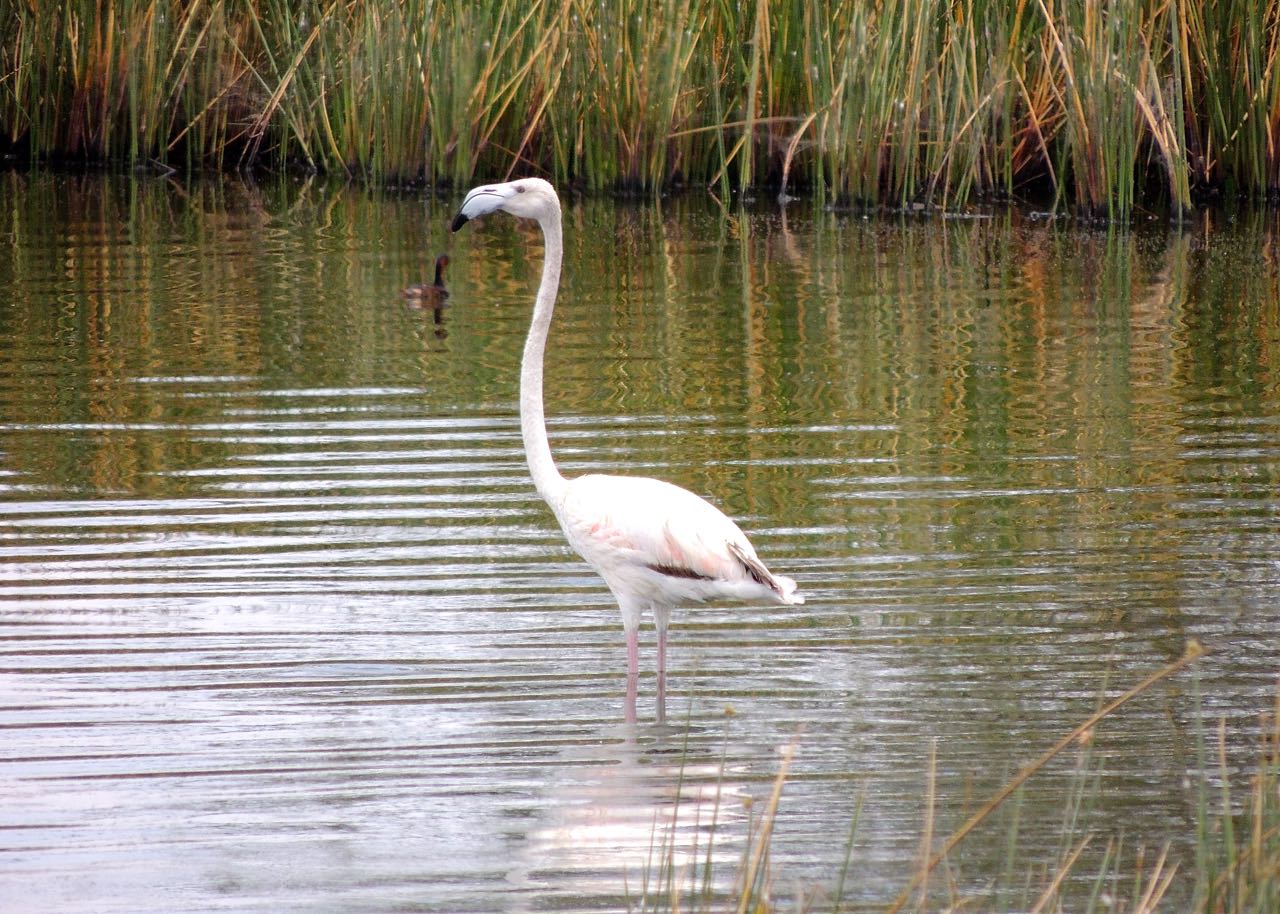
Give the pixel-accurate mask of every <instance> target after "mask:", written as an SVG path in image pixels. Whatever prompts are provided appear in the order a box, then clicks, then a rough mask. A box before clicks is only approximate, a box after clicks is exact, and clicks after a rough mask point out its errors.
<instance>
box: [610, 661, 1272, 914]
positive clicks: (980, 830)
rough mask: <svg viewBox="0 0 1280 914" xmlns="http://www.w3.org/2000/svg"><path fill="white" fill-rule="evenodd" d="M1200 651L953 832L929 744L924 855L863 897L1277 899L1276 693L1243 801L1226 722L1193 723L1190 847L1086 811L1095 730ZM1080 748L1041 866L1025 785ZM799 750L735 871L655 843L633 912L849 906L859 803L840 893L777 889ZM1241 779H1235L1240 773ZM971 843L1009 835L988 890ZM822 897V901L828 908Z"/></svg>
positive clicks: (1233, 908)
mask: <svg viewBox="0 0 1280 914" xmlns="http://www.w3.org/2000/svg"><path fill="white" fill-rule="evenodd" d="M1204 653H1205V652H1204V649H1203V648H1201V647H1200V646H1199V645H1198V644H1196V643H1194V642H1193V643H1191V644H1189V645H1188V649H1187V652H1186V653H1185V654H1184V656H1183V657H1182V658H1180V659H1179V660H1177V661H1175V662H1173V663H1171V664H1169V665H1167V666H1165V667H1164V668H1162V669H1160V670H1157V671H1156V672H1154V673H1152V674H1151V675H1149V676H1147V677H1146V678H1145V679H1143V680H1142V681H1140V682H1138V683H1137V684H1135V685H1134V686H1133V687H1131V688H1129V689H1128V690H1126V691H1125V692H1124V693H1122V694H1121V695H1119V696H1118V697H1116V698H1114V699H1112V700H1111V701H1109V702H1107V703H1106V704H1105V705H1104V706H1103V707H1101V708H1100V709H1099V710H1098V711H1097V712H1095V713H1094V714H1093V715H1091V716H1090V717H1089V718H1088V719H1086V720H1084V721H1082V722H1081V723H1080V724H1079V725H1078V726H1076V727H1075V728H1074V729H1073V730H1072V731H1071V732H1069V733H1067V734H1065V735H1064V736H1063V737H1062V739H1060V740H1059V741H1058V742H1057V743H1056V744H1054V745H1053V746H1052V747H1050V748H1049V749H1048V750H1046V751H1045V752H1044V754H1042V755H1041V756H1040V757H1039V758H1038V759H1036V760H1035V761H1033V762H1031V763H1029V764H1028V765H1026V766H1024V767H1023V768H1022V769H1021V770H1020V771H1019V772H1018V773H1017V774H1016V775H1015V776H1014V777H1013V778H1011V779H1010V780H1009V781H1008V782H1007V783H1006V784H1005V785H1004V786H1003V787H1001V788H1000V790H998V791H997V792H996V793H995V794H993V795H992V796H991V797H990V798H989V799H988V800H987V802H985V803H984V804H982V805H981V806H980V807H979V808H978V809H977V810H976V811H975V812H974V813H973V814H972V815H971V816H970V817H969V818H968V819H967V820H966V821H965V822H964V823H963V824H962V825H961V826H960V827H959V828H958V829H956V830H955V831H954V832H953V833H951V834H950V835H949V836H948V837H946V838H945V839H944V840H939V841H935V837H934V830H935V824H936V823H935V821H934V812H935V811H934V799H935V798H934V780H935V774H936V772H935V768H936V764H937V762H936V758H935V756H934V753H933V752H932V751H931V752H930V756H929V759H928V762H927V767H926V789H925V795H924V797H923V803H924V823H923V827H922V834H921V840H920V845H921V856H920V862H919V864H918V865H917V867H916V869H915V871H914V872H913V874H912V875H911V877H910V878H909V879H908V880H907V882H906V883H905V885H904V886H903V888H902V890H901V892H900V893H899V894H898V896H897V897H896V898H895V899H894V900H893V901H891V902H890V903H889V904H888V905H887V907H885V908H883V909H880V908H878V907H877V908H868V907H866V906H865V904H864V905H862V906H860V907H859V910H883V911H884V914H896V912H902V911H921V912H924V911H933V910H950V911H959V910H982V911H991V912H999V911H1017V912H1032V914H1041V912H1053V911H1063V910H1071V911H1080V912H1084V914H1103V912H1108V911H1125V912H1130V914H1155V912H1158V911H1173V910H1178V911H1182V912H1186V914H1272V912H1274V911H1277V910H1280V691H1278V692H1277V699H1276V706H1275V708H1274V710H1273V711H1272V712H1271V713H1270V714H1267V715H1264V717H1263V720H1262V726H1261V728H1260V737H1261V739H1260V746H1259V751H1258V755H1257V758H1256V762H1255V765H1254V767H1253V769H1252V770H1251V771H1250V772H1248V774H1249V777H1248V780H1247V794H1246V796H1244V797H1242V798H1237V797H1236V796H1235V795H1234V793H1233V789H1232V786H1231V785H1232V783H1233V772H1232V771H1231V770H1229V768H1228V764H1227V753H1226V745H1227V734H1226V727H1225V724H1220V725H1219V726H1218V727H1217V731H1216V733H1215V734H1214V735H1213V736H1212V737H1209V736H1208V735H1207V734H1206V732H1205V729H1204V727H1205V725H1204V724H1197V729H1196V734H1197V742H1198V755H1197V758H1196V760H1195V761H1196V768H1195V770H1194V771H1192V772H1189V775H1188V780H1189V781H1190V782H1191V784H1192V785H1193V786H1192V788H1191V791H1192V798H1193V807H1194V812H1195V820H1196V828H1195V833H1194V834H1193V835H1188V836H1185V838H1186V841H1185V842H1184V844H1185V846H1180V847H1178V848H1176V849H1175V847H1174V845H1173V844H1172V843H1171V842H1169V841H1164V842H1162V843H1161V844H1159V845H1158V846H1154V847H1153V846H1150V845H1148V844H1147V843H1145V841H1144V837H1145V836H1142V835H1138V836H1134V837H1130V838H1125V837H1122V836H1113V837H1109V838H1103V837H1100V836H1099V835H1098V834H1097V833H1095V832H1093V831H1092V830H1091V829H1090V826H1089V818H1090V814H1091V813H1092V812H1093V811H1094V810H1096V809H1097V808H1098V807H1099V806H1100V805H1101V804H1102V803H1104V802H1105V790H1106V788H1105V784H1104V779H1103V778H1102V773H1103V770H1104V766H1103V763H1102V762H1101V761H1100V760H1099V759H1098V758H1097V757H1096V756H1095V751H1094V747H1095V742H1096V736H1095V730H1096V728H1097V727H1098V726H1099V725H1100V724H1101V723H1102V722H1103V721H1104V720H1105V719H1107V718H1109V717H1111V716H1113V715H1115V714H1117V713H1118V712H1119V711H1120V710H1121V709H1122V708H1123V707H1124V706H1125V705H1126V704H1128V703H1129V702H1130V701H1132V700H1134V699H1135V698H1138V697H1139V696H1141V695H1143V694H1144V693H1145V692H1147V691H1149V690H1150V689H1151V688H1152V687H1153V686H1155V685H1156V684H1158V683H1160V682H1162V681H1164V680H1166V679H1168V678H1169V677H1170V676H1172V675H1174V674H1176V673H1178V672H1180V671H1182V670H1183V669H1185V668H1187V667H1188V666H1190V665H1191V664H1193V663H1194V662H1195V661H1197V660H1198V659H1199V658H1201V657H1202V656H1204ZM1195 703H1196V717H1197V720H1198V721H1199V720H1203V717H1202V714H1201V712H1202V709H1201V705H1200V702H1199V700H1198V692H1197V693H1196V701H1195ZM1210 726H1212V725H1211V724H1210ZM1071 749H1074V750H1075V753H1076V762H1075V765H1074V767H1073V770H1072V775H1071V777H1070V779H1069V787H1068V791H1067V793H1066V795H1065V797H1064V804H1063V815H1062V820H1061V824H1060V825H1059V826H1058V828H1059V839H1060V844H1059V848H1058V851H1057V854H1056V857H1055V859H1054V860H1052V861H1050V862H1049V863H1047V864H1045V863H1043V862H1040V861H1035V860H1032V859H1030V858H1028V857H1027V856H1026V855H1025V852H1024V851H1023V850H1022V849H1021V847H1020V845H1019V828H1020V823H1021V818H1020V806H1021V801H1022V797H1023V794H1022V791H1023V789H1024V787H1025V786H1026V784H1027V782H1028V781H1029V780H1030V779H1031V778H1033V777H1035V776H1036V775H1037V774H1039V773H1040V772H1041V771H1042V770H1043V769H1044V768H1045V766H1046V765H1048V764H1049V762H1050V761H1052V760H1053V759H1054V758H1055V757H1057V756H1059V755H1061V754H1063V753H1065V752H1067V751H1068V750H1071ZM797 751H801V750H800V749H799V748H798V747H797V746H796V745H795V744H792V745H790V746H788V747H787V748H786V750H785V751H784V753H783V755H782V760H781V763H780V766H779V769H778V772H777V775H776V777H775V778H774V780H773V784H772V789H771V790H770V793H769V796H768V799H767V801H766V803H765V804H764V808H763V811H762V813H761V814H760V816H759V817H758V818H755V819H753V821H752V822H751V823H749V826H750V832H749V840H748V841H747V842H746V847H745V849H744V851H743V853H742V856H741V859H740V860H739V862H738V869H737V872H736V874H734V875H733V876H732V878H731V879H725V878H724V877H725V874H723V873H718V872H714V871H713V868H712V863H711V859H712V855H711V853H710V847H711V844H710V843H708V845H707V848H706V849H705V857H706V861H705V863H704V864H702V865H700V866H697V867H693V868H681V867H680V866H678V865H676V863H675V859H676V852H675V848H674V844H673V842H672V840H671V839H664V841H663V842H662V843H660V844H656V845H655V847H654V848H653V852H652V858H651V860H650V866H649V868H648V869H647V870H646V872H645V879H644V881H643V884H642V886H641V887H640V891H639V893H638V894H637V896H636V897H635V899H634V902H635V903H634V904H633V905H632V909H633V910H638V911H646V912H655V914H656V912H666V911H680V910H690V911H711V910H737V911H738V912H739V914H743V912H746V911H752V912H769V911H774V910H791V909H794V910H800V911H822V910H831V911H833V912H837V911H840V910H841V909H842V908H843V903H844V901H845V898H844V895H845V889H846V887H847V886H848V885H849V879H850V878H851V877H850V875H849V869H850V863H851V861H852V859H853V857H854V856H855V855H856V841H855V839H856V837H857V827H858V819H859V818H860V814H861V803H859V806H858V811H857V812H855V815H854V821H853V823H852V831H851V833H850V834H849V836H848V838H847V839H846V843H845V850H844V860H843V863H842V865H841V867H840V871H839V873H838V875H837V876H836V879H835V882H834V885H833V886H832V890H831V891H830V892H829V893H827V892H822V891H810V892H803V891H802V892H801V894H800V897H799V898H798V899H797V900H795V901H794V902H793V905H792V906H791V907H787V908H782V907H778V906H777V904H778V902H777V901H776V899H775V898H774V897H773V895H774V892H773V889H774V887H775V886H778V885H791V884H790V883H788V882H787V880H786V879H785V875H786V874H785V873H776V872H772V871H771V869H770V863H769V858H770V853H769V850H770V841H771V837H772V835H773V832H774V828H775V825H777V824H778V817H779V805H780V799H781V797H782V793H783V789H784V786H785V784H786V781H787V777H788V769H789V767H790V765H791V762H792V759H793V757H794V756H795V754H796V753H797ZM1234 777H1235V781H1236V782H1237V783H1238V782H1239V779H1240V778H1239V775H1238V774H1235V775H1234ZM1004 807H1010V809H1005V811H1006V812H1007V813H1008V814H1007V815H1006V816H1005V818H1004V824H1003V829H1004V835H1003V837H1001V836H1000V835H999V831H1000V829H1001V827H1002V826H1001V824H1000V823H999V822H997V821H995V816H994V815H993V814H995V813H996V812H997V811H998V810H1001V809H1002V808H1004ZM716 825H717V823H716V822H714V821H713V822H712V823H711V826H712V827H711V834H710V836H709V837H708V838H707V839H706V840H707V841H708V842H714V840H715V827H716ZM834 837H835V836H833V838H834ZM969 840H979V841H986V842H988V843H997V842H998V843H999V844H1002V845H1003V853H1004V863H1003V869H1002V871H1001V872H1000V873H999V874H997V875H996V876H995V877H994V878H989V881H988V882H987V883H986V884H985V886H983V887H977V888H974V887H970V888H962V887H961V886H962V884H964V883H965V882H966V877H965V873H964V871H963V868H962V865H961V864H959V863H957V860H956V858H957V857H958V856H959V853H958V852H959V849H960V847H961V845H962V844H963V843H964V842H966V841H969ZM1091 848H1092V849H1093V850H1094V853H1093V854H1092V855H1091V856H1089V857H1088V858H1087V859H1089V860H1090V863H1089V864H1088V866H1089V869H1087V870H1086V868H1085V867H1086V864H1085V863H1084V861H1085V860H1086V851H1087V850H1090V849H1091ZM935 870H943V871H944V872H945V875H942V876H939V877H937V878H936V879H935V880H934V881H935V882H936V883H937V884H938V886H937V887H936V888H931V883H930V875H931V874H932V873H933V872H934V871H935ZM853 878H856V877H853ZM1179 880H1180V881H1179ZM1175 885H1176V887H1177V890H1176V892H1175V891H1174V889H1175ZM724 886H731V889H730V891H729V892H728V894H727V895H722V894H720V892H723V887H724ZM792 887H793V888H794V886H792ZM1175 895H1176V899H1175V897H1174V896H1175ZM726 899H727V900H726ZM819 900H822V901H823V902H824V904H822V905H819V903H818V902H819Z"/></svg>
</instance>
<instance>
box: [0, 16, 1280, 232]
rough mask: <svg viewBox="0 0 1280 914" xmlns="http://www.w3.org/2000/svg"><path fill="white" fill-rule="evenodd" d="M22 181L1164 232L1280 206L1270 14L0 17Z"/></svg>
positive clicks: (1279, 76) (1, 69) (9, 140)
mask: <svg viewBox="0 0 1280 914" xmlns="http://www.w3.org/2000/svg"><path fill="white" fill-rule="evenodd" d="M0 13H2V15H0V33H2V34H0V143H3V144H5V145H7V147H8V150H9V152H10V153H11V154H12V155H14V156H18V157H20V158H23V159H25V160H26V161H28V162H44V161H54V160H56V161H62V162H68V161H70V162H84V163H101V162H107V163H114V164H116V165H130V166H136V165H140V164H154V165H158V166H161V167H166V168H187V169H196V168H210V167H211V168H234V167H254V168H261V167H266V168H286V167H302V168H307V169H312V170H318V171H326V172H336V173H344V174H347V175H350V176H359V177H361V178H363V179H368V180H372V181H378V182H385V183H398V182H406V181H426V182H431V183H453V182H464V181H470V180H473V179H476V178H477V177H479V176H485V177H488V176H501V175H507V174H513V173H542V174H546V175H548V176H549V177H551V178H553V179H554V180H556V181H558V182H562V183H574V184H578V185H580V186H583V187H587V188H590V189H595V190H629V191H641V192H648V193H658V192H662V191H664V190H667V189H670V188H672V187H674V186H680V185H688V184H694V185H706V186H709V187H711V188H713V189H715V190H717V191H719V192H722V193H729V192H731V191H735V190H743V189H751V188H771V189H774V190H778V191H782V192H802V191H803V192H808V193H810V194H812V195H813V196H814V197H815V198H816V199H817V200H820V201H823V202H830V203H840V202H843V203H860V204H865V205H868V206H891V207H903V208H919V207H921V206H924V207H955V206H961V205H965V204H967V203H971V202H974V201H978V200H983V199H991V198H1007V197H1010V196H1018V195H1037V196H1042V197H1046V198H1048V199H1050V200H1052V201H1053V202H1054V203H1055V204H1057V205H1058V206H1059V207H1062V208H1071V209H1073V210H1075V211H1077V212H1083V213H1089V214H1096V215H1105V216H1109V217H1111V218H1116V219H1124V218H1128V217H1129V216H1130V215H1132V214H1133V213H1134V211H1135V210H1136V209H1137V208H1139V207H1143V208H1146V209H1150V210H1155V209H1159V210H1161V211H1168V212H1171V213H1172V214H1174V215H1176V214H1178V213H1181V212H1183V211H1185V210H1186V209H1187V208H1189V207H1191V206H1192V205H1194V204H1195V203H1196V202H1197V201H1198V200H1199V199H1201V198H1203V197H1204V196H1206V195H1231V196H1245V197H1250V198H1254V199H1260V198H1268V197H1271V196H1273V195H1274V194H1275V193H1276V192H1277V190H1278V189H1280V136H1278V135H1277V134H1278V132H1280V62H1278V61H1277V52H1278V50H1280V0H1070V2H1068V0H1014V2H999V3H997V2H995V0H876V2H861V0H814V2H811V3H787V2H783V0H752V2H747V3H739V2H729V0H653V2H644V3H642V2H640V0H532V2H519V3H517V2H514V0H490V2H486V3H472V2H467V0H401V2H398V3H395V4H384V3H367V2H359V0H297V2H288V3H286V2H284V0H181V2H179V0H116V2H102V0H55V2H52V3H45V2H37V0H3V3H2V4H0Z"/></svg>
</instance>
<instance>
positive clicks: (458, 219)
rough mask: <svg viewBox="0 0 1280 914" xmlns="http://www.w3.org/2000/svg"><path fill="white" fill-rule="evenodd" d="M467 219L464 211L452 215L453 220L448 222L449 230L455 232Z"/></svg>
mask: <svg viewBox="0 0 1280 914" xmlns="http://www.w3.org/2000/svg"><path fill="white" fill-rule="evenodd" d="M469 221H470V220H469V219H468V218H467V214H466V213H458V215H456V216H454V217H453V221H452V222H451V223H449V231H451V232H456V231H457V230H458V229H460V228H462V227H463V226H464V225H466V224H467V223H468V222H469Z"/></svg>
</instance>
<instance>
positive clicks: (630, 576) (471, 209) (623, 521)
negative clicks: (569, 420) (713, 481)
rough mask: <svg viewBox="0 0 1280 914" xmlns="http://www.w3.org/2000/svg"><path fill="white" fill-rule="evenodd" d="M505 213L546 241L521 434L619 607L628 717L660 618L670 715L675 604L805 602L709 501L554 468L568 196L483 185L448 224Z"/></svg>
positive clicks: (661, 668)
mask: <svg viewBox="0 0 1280 914" xmlns="http://www.w3.org/2000/svg"><path fill="white" fill-rule="evenodd" d="M497 211H502V212H506V213H510V214H511V215H513V216H518V217H520V218H523V219H533V220H534V221H536V222H537V223H538V224H539V225H540V226H541V227H542V234H543V237H544V239H545V241H546V245H545V251H544V253H543V262H542V281H541V283H540V284H539V285H538V294H537V298H536V299H535V300H534V306H533V319H532V321H531V322H530V325H529V335H528V337H527V338H526V340H525V344H524V357H523V358H522V359H521V362H520V430H521V433H522V436H523V438H524V449H525V456H526V457H527V459H528V461H529V473H530V475H532V477H533V483H534V485H535V486H536V487H537V489H538V494H539V495H541V496H542V498H543V499H544V500H545V501H546V503H547V504H548V505H549V506H550V507H551V510H552V512H553V513H554V514H555V516H556V520H558V521H559V522H560V527H561V529H562V530H563V531H564V535H565V537H566V538H567V539H568V540H569V544H570V545H571V546H572V547H573V548H574V549H575V550H577V552H578V554H579V555H581V556H582V557H583V558H584V559H586V560H587V562H588V563H589V564H590V565H591V567H593V568H594V569H595V570H596V571H597V572H598V573H599V574H600V576H601V577H602V578H604V580H605V583H606V584H608V585H609V589H610V590H611V591H612V592H613V596H614V598H615V599H616V600H617V601H618V608H619V609H620V610H621V611H622V626H623V629H624V630H625V631H626V635H627V697H626V706H625V714H626V719H627V721H628V722H629V723H634V722H635V719H636V684H637V678H638V677H637V670H638V666H639V628H640V618H641V616H642V615H643V614H644V612H645V611H646V610H647V611H649V612H651V613H652V614H653V622H654V627H655V628H656V629H657V631H658V694H657V717H658V720H659V721H660V722H661V721H663V720H665V718H666V688H667V625H668V624H669V623H670V621H671V611H672V609H673V608H674V607H676V606H679V605H682V604H687V603H698V602H703V601H705V600H710V599H716V598H724V597H728V598H732V599H738V600H763V601H768V602H772V603H778V604H784V605H795V604H798V603H803V602H804V597H802V596H801V595H800V594H799V593H797V591H796V582H795V581H793V580H792V579H791V578H788V577H783V576H782V575H778V574H773V573H772V572H770V571H769V569H768V568H766V567H765V565H764V563H763V562H762V561H760V558H759V557H758V556H757V555H756V551H755V549H754V548H752V546H751V543H750V542H748V541H747V538H746V536H744V535H743V533H742V531H741V530H740V529H738V525H737V524H735V523H734V522H733V521H732V520H730V519H729V518H728V517H726V516H725V515H724V514H723V513H722V512H721V511H720V510H719V509H718V508H716V507H714V506H713V505H712V504H711V503H710V502H707V501H706V500H704V499H702V498H699V497H698V496H697V495H694V494H693V493H692V492H689V491H686V490H685V489H682V488H680V487H679V486H674V485H672V484H671V483H669V482H663V481H662V480H658V479H647V478H644V477H636V476H605V475H601V474H598V473H591V474H589V475H586V476H579V477H577V478H575V479H566V478H565V477H564V476H562V475H561V474H560V471H559V470H558V469H556V465H555V461H554V460H553V459H552V457H551V445H550V443H549V442H548V441H547V428H546V421H545V418H544V415H543V406H542V360H543V351H544V349H545V348H546V343H547V330H548V328H549V327H550V326H551V314H552V311H553V310H554V308H555V303H556V292H557V290H558V289H559V286H560V263H561V260H562V259H563V255H564V250H563V236H562V235H561V228H560V198H559V197H557V196H556V191H555V188H554V187H552V186H551V185H550V184H549V183H547V182H546V181H544V180H542V179H541V178H523V179H521V180H518V181H510V182H508V183H505V184H487V185H485V186H483V187H477V188H475V189H474V190H472V191H471V192H470V193H468V194H467V196H466V199H464V200H463V201H462V207H461V209H459V211H458V215H457V216H455V217H454V220H453V224H452V225H451V226H450V228H451V229H452V231H455V232H456V231H458V229H460V228H462V226H463V225H465V224H466V222H467V221H468V220H470V219H475V218H476V217H478V216H484V215H488V214H489V213H494V212H497Z"/></svg>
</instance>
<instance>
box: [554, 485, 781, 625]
mask: <svg viewBox="0 0 1280 914" xmlns="http://www.w3.org/2000/svg"><path fill="white" fill-rule="evenodd" d="M557 514H558V515H559V516H560V521H561V525H562V526H563V527H564V531H565V534H566V535H567V536H568V538H569V541H570V543H571V544H572V545H573V546H574V548H575V549H577V550H578V552H579V553H580V554H581V555H582V556H583V558H585V559H586V560H587V561H588V562H590V563H591V564H592V565H593V566H595V568H596V570H597V571H599V572H600V573H601V575H603V576H604V578H605V580H606V581H609V583H610V585H611V586H613V585H614V584H615V581H616V580H618V579H619V578H628V579H630V578H635V577H637V576H643V572H644V571H647V572H651V573H653V574H656V575H660V576H662V577H665V578H669V579H671V589H673V590H679V591H681V592H682V593H684V594H685V595H687V596H688V597H689V598H692V599H707V598H709V597H711V596H714V595H716V594H717V593H721V594H723V595H726V596H734V597H739V598H748V599H749V598H752V597H760V596H765V597H770V598H772V599H774V600H776V601H777V602H782V603H792V602H799V601H800V599H801V598H799V597H798V595H796V594H795V584H794V582H792V581H791V580H790V579H788V578H783V577H781V576H780V575H774V574H772V573H771V572H770V571H769V570H768V568H766V567H765V565H764V563H763V562H761V561H760V559H759V557H758V556H757V555H756V552H755V549H754V548H752V546H751V543H750V542H749V541H748V540H747V538H746V536H745V535H744V534H743V532H742V530H740V529H739V528H738V525H737V524H735V523H734V522H733V521H732V520H730V519H729V518H728V517H727V516H725V515H724V513H722V512H721V511H720V510H719V509H718V508H716V507H715V506H714V505H712V504H711V503H710V502H708V501H706V500H705V499H703V498H700V497H698V496H697V495H694V494H693V493H692V492H689V491H687V490H685V489H682V488H680V487H679V486H675V485H672V484H670V483H667V482H663V481H662V480H658V479H648V478H644V477H628V476H603V475H590V476H581V477H578V478H577V479H574V480H572V482H571V483H570V484H569V487H568V491H567V493H566V497H565V500H564V502H563V503H562V508H561V510H560V511H557ZM614 589H615V590H617V589H618V588H617V587H615V588H614Z"/></svg>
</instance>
